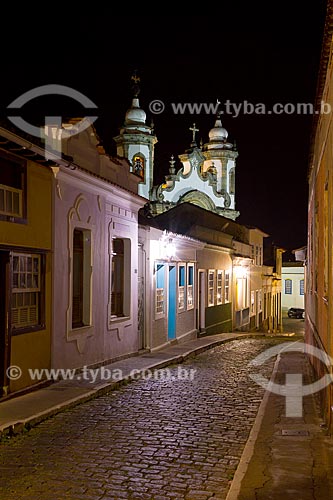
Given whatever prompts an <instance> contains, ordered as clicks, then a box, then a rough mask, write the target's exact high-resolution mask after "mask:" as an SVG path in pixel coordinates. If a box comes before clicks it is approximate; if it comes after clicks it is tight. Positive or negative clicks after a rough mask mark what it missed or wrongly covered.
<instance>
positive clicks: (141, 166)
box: [132, 155, 145, 179]
mask: <svg viewBox="0 0 333 500" xmlns="http://www.w3.org/2000/svg"><path fill="white" fill-rule="evenodd" d="M132 163H133V172H134V173H135V174H136V175H138V176H139V177H141V179H144V176H145V160H144V158H143V157H142V156H141V155H135V156H134V157H133V162H132Z"/></svg>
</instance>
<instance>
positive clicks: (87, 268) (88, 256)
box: [70, 225, 93, 332]
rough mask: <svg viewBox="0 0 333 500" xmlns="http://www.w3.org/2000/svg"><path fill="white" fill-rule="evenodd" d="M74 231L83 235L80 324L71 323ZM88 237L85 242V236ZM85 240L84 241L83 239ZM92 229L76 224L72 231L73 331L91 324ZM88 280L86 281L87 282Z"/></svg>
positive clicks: (88, 326)
mask: <svg viewBox="0 0 333 500" xmlns="http://www.w3.org/2000/svg"><path fill="white" fill-rule="evenodd" d="M75 231H81V232H82V235H83V250H82V251H83V261H82V274H83V277H82V279H83V283H82V290H83V306H82V325H78V326H74V325H73V299H74V290H73V287H74V234H75ZM87 236H88V238H89V243H87V240H86V238H87ZM85 240H86V241H85ZM92 244H93V242H92V230H91V228H87V227H83V226H81V225H76V226H74V227H73V231H72V259H71V266H72V269H71V282H70V287H71V318H70V331H72V332H75V331H77V330H81V329H87V328H90V327H91V326H92V307H93V305H92V262H93V248H92ZM87 281H88V283H87Z"/></svg>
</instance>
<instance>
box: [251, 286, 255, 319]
mask: <svg viewBox="0 0 333 500" xmlns="http://www.w3.org/2000/svg"><path fill="white" fill-rule="evenodd" d="M255 312H256V310H255V294H254V290H251V314H255Z"/></svg>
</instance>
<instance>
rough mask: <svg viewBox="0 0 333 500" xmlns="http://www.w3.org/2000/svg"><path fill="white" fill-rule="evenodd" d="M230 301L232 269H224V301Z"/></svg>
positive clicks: (227, 302)
mask: <svg viewBox="0 0 333 500" xmlns="http://www.w3.org/2000/svg"><path fill="white" fill-rule="evenodd" d="M230 302H231V300H230V271H224V303H225V304H229V303H230Z"/></svg>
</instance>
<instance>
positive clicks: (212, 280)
mask: <svg viewBox="0 0 333 500" xmlns="http://www.w3.org/2000/svg"><path fill="white" fill-rule="evenodd" d="M210 275H212V278H210ZM215 281H216V278H215V269H208V273H207V305H208V307H213V306H214V305H215V286H216V283H215ZM211 285H212V286H211ZM210 295H211V297H212V301H211V300H210Z"/></svg>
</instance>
